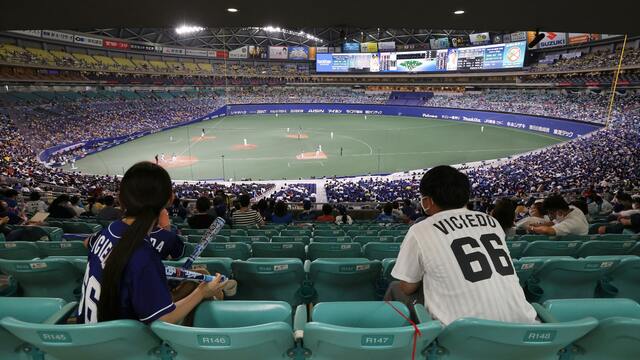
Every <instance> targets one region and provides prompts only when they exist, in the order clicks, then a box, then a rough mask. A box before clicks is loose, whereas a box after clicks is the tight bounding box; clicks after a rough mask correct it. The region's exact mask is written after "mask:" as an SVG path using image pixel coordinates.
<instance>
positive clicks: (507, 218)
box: [491, 199, 516, 239]
mask: <svg viewBox="0 0 640 360" xmlns="http://www.w3.org/2000/svg"><path fill="white" fill-rule="evenodd" d="M491 216H493V217H494V218H495V219H496V220H498V224H500V227H502V231H504V234H505V236H506V237H507V239H509V238H510V237H513V236H515V235H516V228H515V218H516V210H515V208H514V207H513V202H512V201H511V200H510V199H500V200H498V201H496V205H495V207H494V208H493V210H491Z"/></svg>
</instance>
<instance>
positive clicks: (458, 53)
mask: <svg viewBox="0 0 640 360" xmlns="http://www.w3.org/2000/svg"><path fill="white" fill-rule="evenodd" d="M526 46H527V44H526V42H525V41H521V42H514V43H509V44H495V45H484V46H472V47H466V48H451V49H441V50H423V51H404V52H381V53H373V54H344V53H341V54H337V53H336V54H318V55H317V59H316V72H344V73H347V72H360V73H362V72H366V73H369V72H376V73H377V72H382V73H393V72H397V73H412V72H413V73H415V72H444V71H474V70H496V69H510V68H521V67H522V66H523V65H524V58H525V51H526Z"/></svg>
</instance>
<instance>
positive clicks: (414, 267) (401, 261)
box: [391, 230, 424, 284]
mask: <svg viewBox="0 0 640 360" xmlns="http://www.w3.org/2000/svg"><path fill="white" fill-rule="evenodd" d="M423 275H424V267H423V266H422V252H421V251H420V246H419V245H418V241H416V237H415V236H414V234H413V232H412V231H411V230H409V232H407V235H406V236H405V238H404V240H403V241H402V245H401V246H400V253H399V254H398V258H397V259H396V264H395V266H394V267H393V271H391V276H393V277H394V278H396V279H398V280H402V281H405V282H408V283H412V284H415V283H418V282H420V281H422V277H423Z"/></svg>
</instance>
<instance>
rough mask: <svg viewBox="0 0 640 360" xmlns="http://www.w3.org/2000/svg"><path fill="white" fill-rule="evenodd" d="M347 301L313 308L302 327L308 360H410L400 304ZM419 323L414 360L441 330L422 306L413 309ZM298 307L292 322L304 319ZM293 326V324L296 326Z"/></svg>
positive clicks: (409, 335)
mask: <svg viewBox="0 0 640 360" xmlns="http://www.w3.org/2000/svg"><path fill="white" fill-rule="evenodd" d="M391 304H393V306H394V307H395V308H396V309H398V311H400V312H401V313H402V315H400V314H399V313H398V312H396V310H394V309H393V308H392V307H391V306H390V305H389V304H387V303H384V302H379V301H371V302H369V301H351V302H331V303H320V304H317V305H315V306H314V307H313V310H312V312H311V322H309V323H307V324H305V326H304V347H305V350H306V352H308V353H309V354H310V355H309V357H308V358H309V359H312V360H347V359H348V360H388V359H411V353H412V351H413V341H414V334H415V330H414V327H413V326H412V325H411V324H410V323H409V322H408V321H407V320H405V317H409V310H408V309H407V307H406V306H405V305H404V304H402V303H400V302H392V303H391ZM416 313H418V317H419V318H420V321H419V322H418V323H417V328H418V330H419V331H420V332H421V334H422V335H421V336H415V340H416V353H417V354H416V355H417V357H416V359H419V358H420V359H424V355H421V354H423V353H424V351H425V350H426V349H427V347H428V346H429V344H431V343H432V342H433V340H434V339H435V338H436V336H438V334H439V333H440V331H441V329H442V327H441V325H440V323H439V322H438V321H432V320H431V319H430V318H429V317H428V315H426V311H425V310H424V307H423V306H422V305H417V306H416ZM306 314H307V312H306V309H305V308H304V307H302V306H300V307H298V310H297V311H296V320H297V319H298V318H299V317H303V316H304V317H306ZM296 323H297V322H296Z"/></svg>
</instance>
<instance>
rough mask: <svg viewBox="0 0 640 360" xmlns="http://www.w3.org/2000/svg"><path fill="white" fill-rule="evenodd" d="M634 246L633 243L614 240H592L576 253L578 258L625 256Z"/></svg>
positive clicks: (583, 244)
mask: <svg viewBox="0 0 640 360" xmlns="http://www.w3.org/2000/svg"><path fill="white" fill-rule="evenodd" d="M635 244H636V242H635V241H616V240H611V241H609V240H593V241H586V242H584V243H582V245H581V246H580V249H578V253H577V254H576V255H577V256H578V257H587V256H597V255H625V254H628V253H629V252H630V251H631V248H633V246H634V245H635Z"/></svg>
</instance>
